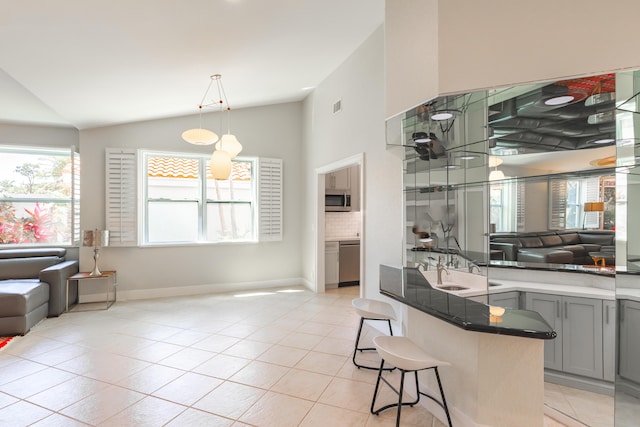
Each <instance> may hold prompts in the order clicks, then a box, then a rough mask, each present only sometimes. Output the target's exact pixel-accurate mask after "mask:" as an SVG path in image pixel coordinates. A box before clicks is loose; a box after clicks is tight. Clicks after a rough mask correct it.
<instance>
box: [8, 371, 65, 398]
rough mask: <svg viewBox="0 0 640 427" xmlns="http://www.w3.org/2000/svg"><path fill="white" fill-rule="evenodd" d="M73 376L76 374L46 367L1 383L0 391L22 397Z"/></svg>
mask: <svg viewBox="0 0 640 427" xmlns="http://www.w3.org/2000/svg"><path fill="white" fill-rule="evenodd" d="M75 376H76V375H75V374H72V373H71V372H67V371H63V370H60V369H56V368H47V369H44V370H42V371H38V372H36V373H34V374H31V375H27V376H26V377H24V378H21V379H18V380H16V381H13V382H10V383H7V384H3V385H1V386H0V391H3V392H5V393H7V394H10V395H12V396H15V397H18V398H20V399H24V398H27V397H29V396H32V395H34V394H37V393H40V392H41V391H42V390H46V389H48V388H50V387H53V386H56V385H58V384H61V383H63V382H65V381H69V380H70V379H72V378H75Z"/></svg>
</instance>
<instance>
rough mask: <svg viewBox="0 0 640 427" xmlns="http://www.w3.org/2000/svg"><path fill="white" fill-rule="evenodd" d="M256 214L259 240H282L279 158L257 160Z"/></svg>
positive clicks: (280, 165) (280, 169)
mask: <svg viewBox="0 0 640 427" xmlns="http://www.w3.org/2000/svg"><path fill="white" fill-rule="evenodd" d="M258 216H259V223H258V231H259V236H260V237H259V240H260V241H278V240H282V160H281V159H266V158H260V159H259V161H258Z"/></svg>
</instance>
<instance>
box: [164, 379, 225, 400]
mask: <svg viewBox="0 0 640 427" xmlns="http://www.w3.org/2000/svg"><path fill="white" fill-rule="evenodd" d="M220 384H222V380H220V379H218V378H213V377H209V376H207V375H201V374H196V373H193V372H187V373H186V374H184V375H183V376H181V377H178V378H176V379H175V380H173V381H171V382H170V383H169V384H167V385H165V386H164V387H161V388H159V389H158V390H156V391H154V392H153V395H154V396H157V397H160V398H162V399H166V400H170V401H172V402H176V403H180V404H182V405H186V406H191V405H193V404H194V403H195V402H197V401H198V400H200V399H201V398H202V397H203V396H205V395H206V394H207V393H209V392H210V391H212V390H214V389H215V388H216V387H218V386H219V385H220Z"/></svg>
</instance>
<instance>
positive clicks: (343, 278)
mask: <svg viewBox="0 0 640 427" xmlns="http://www.w3.org/2000/svg"><path fill="white" fill-rule="evenodd" d="M339 269H340V274H339V283H338V286H355V285H359V284H360V241H359V240H341V241H340V252H339Z"/></svg>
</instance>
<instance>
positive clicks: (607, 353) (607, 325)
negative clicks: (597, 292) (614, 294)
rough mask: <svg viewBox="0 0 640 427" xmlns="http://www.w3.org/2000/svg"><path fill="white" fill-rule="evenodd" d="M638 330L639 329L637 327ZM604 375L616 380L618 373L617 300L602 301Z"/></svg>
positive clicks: (608, 378) (608, 379)
mask: <svg viewBox="0 0 640 427" xmlns="http://www.w3.org/2000/svg"><path fill="white" fill-rule="evenodd" d="M638 326H640V325H638ZM636 330H637V329H636ZM602 369H603V371H602V376H603V377H604V379H605V380H607V381H614V380H615V374H616V302H615V301H602Z"/></svg>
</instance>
